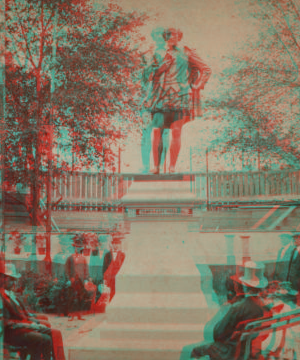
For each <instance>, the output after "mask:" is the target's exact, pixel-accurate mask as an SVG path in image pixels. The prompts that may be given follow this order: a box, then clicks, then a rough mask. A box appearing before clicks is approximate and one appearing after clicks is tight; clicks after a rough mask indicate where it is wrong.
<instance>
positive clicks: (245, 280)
mask: <svg viewBox="0 0 300 360" xmlns="http://www.w3.org/2000/svg"><path fill="white" fill-rule="evenodd" d="M263 271H264V266H261V265H258V264H256V263H254V262H252V261H248V262H247V263H246V264H245V273H244V276H243V277H240V278H238V280H239V281H240V283H241V284H242V285H243V288H244V297H243V298H241V299H239V300H238V301H236V302H235V303H234V304H232V305H229V306H228V307H227V309H226V311H224V310H223V312H222V314H221V316H222V317H221V319H220V317H219V319H220V320H219V321H218V322H217V323H216V324H215V325H214V328H213V338H214V342H213V343H208V344H203V345H200V346H197V347H194V348H193V349H192V351H191V347H189V348H188V349H187V348H185V349H183V351H182V356H181V359H183V356H184V353H185V354H190V357H189V359H191V358H195V359H198V358H202V357H205V356H209V357H210V360H233V359H236V360H237V359H243V355H244V348H243V347H241V348H240V349H239V350H237V344H238V342H239V338H238V337H236V336H233V335H234V333H235V332H236V330H237V329H239V330H242V328H243V327H242V326H241V324H242V323H244V322H245V321H247V320H248V321H251V320H255V319H259V318H262V317H264V316H270V315H271V313H270V311H269V310H268V309H267V307H266V306H265V304H264V303H263V301H262V299H261V297H260V292H261V291H262V290H263V289H264V288H265V287H266V286H267V285H268V280H267V279H266V278H265V277H264V274H263ZM238 325H239V326H238ZM261 341H262V339H261V338H259V339H255V341H254V342H252V349H251V353H252V354H254V355H257V353H259V352H260V343H261Z"/></svg>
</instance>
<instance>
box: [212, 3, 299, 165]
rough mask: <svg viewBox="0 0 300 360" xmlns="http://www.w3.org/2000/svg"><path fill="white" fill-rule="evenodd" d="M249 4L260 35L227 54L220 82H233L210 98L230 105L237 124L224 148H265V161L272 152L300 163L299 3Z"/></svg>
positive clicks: (221, 105)
mask: <svg viewBox="0 0 300 360" xmlns="http://www.w3.org/2000/svg"><path fill="white" fill-rule="evenodd" d="M250 5H251V16H252V17H254V18H257V19H258V20H259V23H260V31H259V35H258V37H257V38H252V39H249V42H248V43H247V44H246V45H245V46H244V47H243V48H242V49H240V50H239V51H238V52H236V53H235V54H232V55H231V56H230V57H229V61H230V65H229V66H228V67H227V69H226V70H225V71H224V72H223V74H222V75H221V76H222V77H221V82H222V83H223V85H224V83H229V84H231V86H230V87H229V88H227V89H226V91H225V92H223V93H222V92H221V95H220V96H219V98H218V99H214V100H213V101H212V102H211V104H212V105H213V106H214V107H216V108H219V109H226V111H227V116H228V117H229V118H231V121H232V123H233V124H234V125H233V126H229V127H228V131H227V137H226V140H227V141H226V147H225V149H224V150H225V151H227V150H228V149H230V148H235V149H236V150H238V151H239V152H241V151H242V152H243V151H248V152H252V153H253V152H255V153H256V152H257V156H258V158H259V159H260V156H261V154H263V155H266V154H267V156H264V159H265V164H264V166H267V163H266V162H268V161H270V160H271V159H270V156H268V154H271V156H272V159H273V161H274V159H277V160H278V163H281V164H282V165H283V166H298V163H299V159H300V147H299V139H300V127H299V110H298V109H299V105H300V103H299V85H300V82H299V65H300V63H299V59H300V57H299V55H300V53H299V40H298V39H299V35H300V27H299V13H298V9H297V8H296V6H295V4H294V3H293V2H292V1H290V0H280V1H273V0H259V1H252V2H250ZM224 80H225V81H224ZM295 110H296V111H295ZM284 164H285V165H284Z"/></svg>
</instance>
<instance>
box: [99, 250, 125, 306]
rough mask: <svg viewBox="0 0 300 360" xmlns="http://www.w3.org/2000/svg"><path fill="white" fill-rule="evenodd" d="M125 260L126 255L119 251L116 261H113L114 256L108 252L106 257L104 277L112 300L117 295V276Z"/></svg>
mask: <svg viewBox="0 0 300 360" xmlns="http://www.w3.org/2000/svg"><path fill="white" fill-rule="evenodd" d="M124 260H125V254H124V253H123V252H122V251H118V253H117V257H116V260H113V255H112V253H111V252H108V253H107V254H106V255H105V257H104V266H103V274H104V275H103V276H104V281H106V284H107V286H108V287H109V288H110V290H111V291H110V300H111V299H112V298H113V297H114V295H115V287H116V276H117V274H118V272H119V270H120V269H121V266H122V265H123V262H124Z"/></svg>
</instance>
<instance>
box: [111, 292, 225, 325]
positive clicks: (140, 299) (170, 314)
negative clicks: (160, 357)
mask: <svg viewBox="0 0 300 360" xmlns="http://www.w3.org/2000/svg"><path fill="white" fill-rule="evenodd" d="M218 308H219V305H218V304H217V303H216V302H215V301H213V300H212V296H210V295H207V296H205V295H204V294H203V293H186V294H184V293H182V294H180V293H129V294H128V293H118V294H117V296H116V297H115V298H114V299H113V300H112V302H111V303H110V305H109V306H108V307H107V321H108V322H123V323H161V324H166V323H172V324H173V323H175V324H184V323H185V324H189V323H190V324H204V323H206V322H207V321H208V320H209V319H211V317H212V316H213V315H214V314H215V313H216V312H217V310H218Z"/></svg>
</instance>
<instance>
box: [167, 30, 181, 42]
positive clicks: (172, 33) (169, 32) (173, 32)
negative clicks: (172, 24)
mask: <svg viewBox="0 0 300 360" xmlns="http://www.w3.org/2000/svg"><path fill="white" fill-rule="evenodd" d="M182 35H183V34H182V31H181V30H179V29H174V28H168V29H165V31H164V32H163V38H164V39H165V40H166V41H168V40H169V39H170V38H171V37H172V36H176V37H177V40H178V41H180V40H181V39H182Z"/></svg>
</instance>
